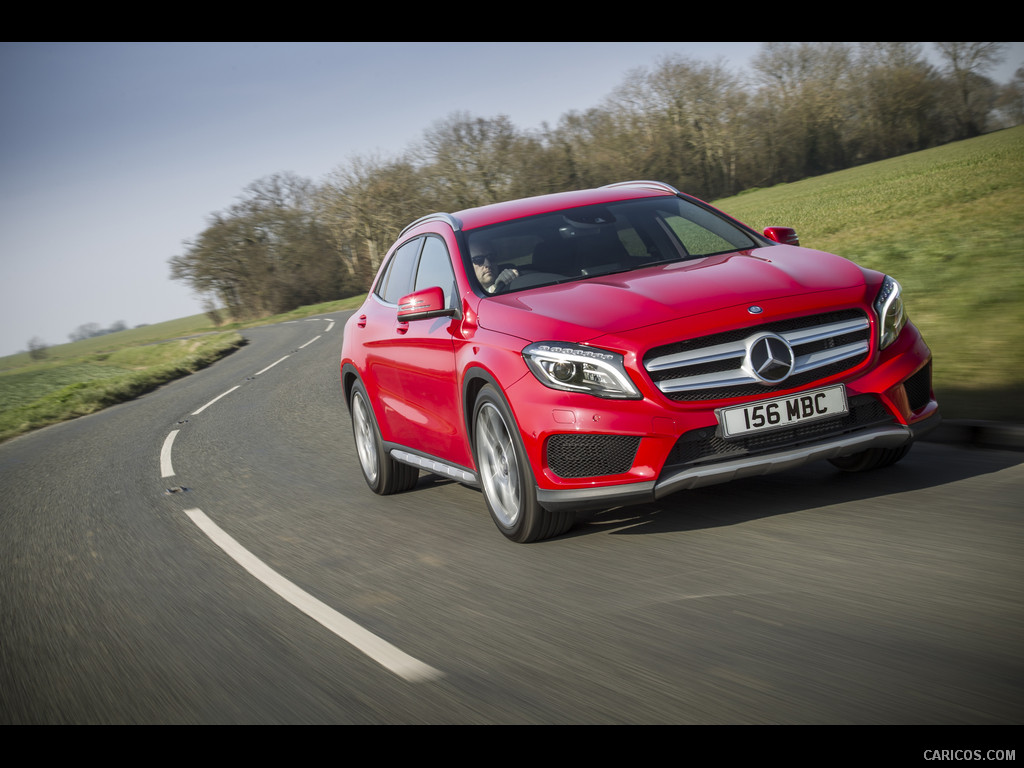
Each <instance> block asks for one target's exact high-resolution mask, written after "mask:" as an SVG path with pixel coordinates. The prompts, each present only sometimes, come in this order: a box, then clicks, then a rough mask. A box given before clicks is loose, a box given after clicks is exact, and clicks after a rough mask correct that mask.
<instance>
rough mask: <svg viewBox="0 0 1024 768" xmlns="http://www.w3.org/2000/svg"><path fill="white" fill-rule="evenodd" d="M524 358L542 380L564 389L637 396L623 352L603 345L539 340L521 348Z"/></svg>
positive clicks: (541, 381) (618, 396)
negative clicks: (619, 352)
mask: <svg viewBox="0 0 1024 768" xmlns="http://www.w3.org/2000/svg"><path fill="white" fill-rule="evenodd" d="M523 358H524V359H525V360H526V364H527V365H529V366H530V370H531V371H533V375H534V376H536V377H537V379H538V380H539V381H540V383H541V384H543V385H545V386H547V387H551V388H552V389H562V390H565V391H566V392H585V393H587V394H591V395H596V396H597V397H607V398H614V399H617V400H639V399H641V395H640V393H639V392H638V391H637V389H636V387H634V386H633V382H632V381H631V380H630V378H629V375H628V374H627V373H626V366H625V364H624V362H623V359H622V355H619V354H616V353H614V352H608V351H607V350H604V349H594V348H593V347H585V346H583V345H582V344H567V343H562V342H557V341H540V342H537V343H536V344H531V345H530V346H528V347H527V348H526V349H524V350H523Z"/></svg>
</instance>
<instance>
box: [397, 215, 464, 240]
mask: <svg viewBox="0 0 1024 768" xmlns="http://www.w3.org/2000/svg"><path fill="white" fill-rule="evenodd" d="M428 221H443V222H445V223H446V224H447V225H448V226H450V227H451V228H452V229H454V230H455V231H456V232H458V231H459V230H461V229H462V222H461V221H459V220H458V219H457V218H455V217H454V216H452V215H451V214H450V213H429V214H427V215H426V216H421V217H420V218H418V219H416V221H414V222H413V223H412V224H409V225H407V226H406V227H405V229H403V230H402V232H401V234H399V237H402V235H404V234H405V233H406V232H408V231H409V230H410V229H412V228H413V227H418V226H419V225H420V224H426V223H427V222H428Z"/></svg>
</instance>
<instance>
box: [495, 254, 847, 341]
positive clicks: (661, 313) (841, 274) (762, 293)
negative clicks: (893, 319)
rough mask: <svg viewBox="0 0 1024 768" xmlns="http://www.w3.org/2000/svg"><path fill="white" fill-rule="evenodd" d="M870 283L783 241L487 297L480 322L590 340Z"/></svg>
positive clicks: (525, 334) (835, 260) (843, 264)
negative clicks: (728, 309) (771, 244)
mask: <svg viewBox="0 0 1024 768" xmlns="http://www.w3.org/2000/svg"><path fill="white" fill-rule="evenodd" d="M865 282H866V281H865V275H864V272H863V271H862V270H861V268H860V267H858V266H857V265H856V264H854V263H853V262H851V261H848V260H846V259H843V258H841V257H839V256H834V255H832V254H829V253H824V252H822V251H814V250H810V249H807V248H798V247H794V246H786V245H778V246H771V247H766V248H757V249H754V250H749V251H740V252H736V253H730V254H724V255H720V256H709V257H707V258H703V259H695V260H693V261H684V262H676V263H672V264H664V265H659V266H654V267H648V268H646V269H640V270H634V271H632V272H626V273H622V274H613V275H603V276H597V277H593V278H589V279H583V280H578V281H575V282H570V283H564V284H562V285H553V286H549V287H544V288H534V289H530V290H526V291H521V292H518V293H511V294H508V295H505V296H495V297H491V298H487V299H484V300H483V301H481V302H480V308H479V323H480V325H482V326H483V327H485V328H489V329H492V330H496V331H503V332H505V333H509V332H511V333H513V334H514V335H516V336H520V337H522V338H525V339H530V340H539V339H543V338H551V337H557V338H559V339H564V340H566V341H585V340H588V339H594V338H596V337H598V336H602V335H606V334H621V333H625V332H627V331H630V330H633V329H636V328H641V327H645V326H651V325H655V324H658V323H664V322H668V321H672V320H679V319H681V318H686V317H693V316H695V315H700V314H704V313H709V312H713V311H715V310H720V309H725V308H728V307H733V306H738V305H743V306H744V307H746V306H749V305H751V304H755V303H759V302H770V301H772V300H773V299H782V298H786V297H792V296H798V295H806V294H812V293H819V292H825V291H836V290H841V289H849V288H859V289H861V290H862V289H863V286H864V285H865Z"/></svg>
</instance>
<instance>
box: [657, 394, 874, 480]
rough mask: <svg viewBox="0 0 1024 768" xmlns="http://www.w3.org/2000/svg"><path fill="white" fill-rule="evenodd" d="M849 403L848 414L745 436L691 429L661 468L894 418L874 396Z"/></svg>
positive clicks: (777, 446) (810, 439)
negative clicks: (723, 435)
mask: <svg viewBox="0 0 1024 768" xmlns="http://www.w3.org/2000/svg"><path fill="white" fill-rule="evenodd" d="M849 405H850V411H849V413H847V414H846V415H844V416H841V417H837V418H835V419H826V420H824V421H813V422H808V423H806V424H800V425H798V426H794V427H790V428H786V429H778V430H774V431H771V432H764V433H758V434H755V435H750V436H747V437H739V438H730V439H728V440H726V439H725V438H723V437H722V436H721V435H719V434H718V431H719V430H718V428H717V427H706V428H703V429H694V430H691V431H690V432H687V433H686V434H684V435H682V436H681V437H680V438H679V440H677V441H676V444H675V447H673V449H672V451H671V452H670V453H669V456H668V460H667V461H666V462H665V469H670V468H673V467H682V466H687V465H694V464H708V463H714V462H718V461H728V460H731V459H736V458H739V457H742V456H748V455H751V454H758V453H766V452H769V451H779V450H783V449H786V448H793V447H796V446H799V445H802V444H804V443H808V442H814V441H816V440H822V439H825V438H829V437H836V436H839V435H844V434H849V433H852V432H857V431H858V430H861V429H867V428H869V427H874V426H879V425H882V424H892V423H893V421H894V419H893V416H892V414H891V413H889V411H888V410H887V409H886V407H885V406H884V405H882V403H881V401H880V400H878V398H876V397H875V396H874V395H857V396H856V397H851V398H850V403H849Z"/></svg>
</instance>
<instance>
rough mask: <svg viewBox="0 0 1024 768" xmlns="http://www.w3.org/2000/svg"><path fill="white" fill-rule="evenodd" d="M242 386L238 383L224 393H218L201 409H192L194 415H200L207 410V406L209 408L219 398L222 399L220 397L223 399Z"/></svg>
mask: <svg viewBox="0 0 1024 768" xmlns="http://www.w3.org/2000/svg"><path fill="white" fill-rule="evenodd" d="M240 386H241V385H240V384H236V385H235V386H233V387H232V388H231V389H229V390H228V391H227V392H224V393H222V394H219V395H217V396H216V397H215V398H213V400H211V401H210V402H208V403H207V404H206V405H204V406H203V407H202V408H200V409H199V410H198V411H192V415H193V416H198V415H199V414H200V413H202V412H203V411H205V410H206V409H207V408H209V407H210V406H211V405H213V404H214V403H216V402H217V401H218V400H220V399H221V398H222V397H227V396H228V395H230V394H231V393H232V392H234V391H235V390H236V389H238V387H240Z"/></svg>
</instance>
